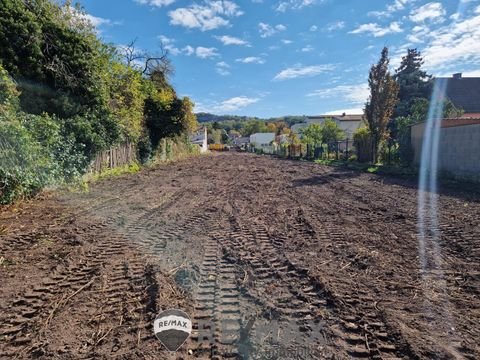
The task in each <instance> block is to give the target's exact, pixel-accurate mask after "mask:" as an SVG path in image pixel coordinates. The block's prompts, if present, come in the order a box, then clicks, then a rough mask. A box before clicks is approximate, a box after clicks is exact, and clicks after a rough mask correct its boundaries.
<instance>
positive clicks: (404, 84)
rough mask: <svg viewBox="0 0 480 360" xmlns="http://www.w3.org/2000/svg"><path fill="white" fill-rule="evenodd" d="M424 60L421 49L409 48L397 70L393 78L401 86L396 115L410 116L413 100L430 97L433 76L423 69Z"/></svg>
mask: <svg viewBox="0 0 480 360" xmlns="http://www.w3.org/2000/svg"><path fill="white" fill-rule="evenodd" d="M423 63H424V61H423V58H422V57H421V53H420V51H418V50H417V49H408V50H407V55H405V56H403V57H402V62H401V63H400V66H399V67H398V69H396V70H395V75H394V76H393V79H394V80H395V81H396V82H397V84H398V86H399V92H398V100H399V101H398V103H397V106H396V107H395V113H394V117H398V116H408V115H409V110H410V108H411V107H412V104H413V101H414V100H415V99H418V98H423V99H428V98H430V93H431V91H432V76H431V75H428V74H427V73H426V72H425V71H423V70H421V67H422V65H423Z"/></svg>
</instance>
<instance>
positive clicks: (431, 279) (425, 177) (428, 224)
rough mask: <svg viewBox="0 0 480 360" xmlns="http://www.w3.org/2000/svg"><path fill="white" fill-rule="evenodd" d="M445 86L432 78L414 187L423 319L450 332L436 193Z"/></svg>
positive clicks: (445, 80)
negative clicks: (422, 294)
mask: <svg viewBox="0 0 480 360" xmlns="http://www.w3.org/2000/svg"><path fill="white" fill-rule="evenodd" d="M447 85H448V79H436V81H435V85H434V89H433V93H432V98H431V101H430V108H429V111H428V118H427V122H426V124H425V128H424V135H423V146H422V154H421V162H420V177H419V186H418V188H419V189H418V248H419V257H420V267H421V274H422V281H423V290H424V297H425V310H426V316H427V317H429V318H431V319H432V320H437V321H441V323H442V324H441V325H442V326H443V327H444V330H445V331H446V332H448V333H450V332H451V331H452V330H453V329H454V327H453V321H452V318H451V316H450V312H449V310H448V308H449V303H448V297H447V293H446V283H445V279H444V276H443V261H442V256H441V249H440V245H439V243H440V241H441V234H440V231H439V222H438V216H439V213H438V194H437V190H438V168H439V166H438V164H439V151H438V150H439V142H440V132H441V122H442V118H443V108H444V103H445V93H446V90H447ZM439 292H440V294H441V298H442V300H443V301H441V304H440V306H441V308H437V309H434V305H433V304H432V299H438V298H439V297H438V295H439ZM434 310H436V311H437V314H442V317H441V319H440V318H439V317H435V316H434ZM433 323H434V322H432V326H433Z"/></svg>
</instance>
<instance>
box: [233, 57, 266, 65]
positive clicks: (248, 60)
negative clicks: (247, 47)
mask: <svg viewBox="0 0 480 360" xmlns="http://www.w3.org/2000/svg"><path fill="white" fill-rule="evenodd" d="M235 61H236V62H241V63H244V64H265V59H262V58H261V57H258V56H249V57H246V58H241V59H237V60H235Z"/></svg>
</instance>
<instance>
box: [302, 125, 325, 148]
mask: <svg viewBox="0 0 480 360" xmlns="http://www.w3.org/2000/svg"><path fill="white" fill-rule="evenodd" d="M300 133H301V135H302V142H303V143H305V144H311V145H313V146H318V145H320V144H321V143H322V140H323V129H322V126H321V125H320V124H315V123H312V124H309V125H308V126H307V127H304V128H303V129H301V130H300Z"/></svg>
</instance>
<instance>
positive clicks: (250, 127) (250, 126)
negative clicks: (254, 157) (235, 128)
mask: <svg viewBox="0 0 480 360" xmlns="http://www.w3.org/2000/svg"><path fill="white" fill-rule="evenodd" d="M264 132H268V129H267V126H266V125H265V122H264V121H261V120H251V121H248V122H247V123H246V124H245V127H244V128H243V136H250V135H252V134H256V133H264Z"/></svg>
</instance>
